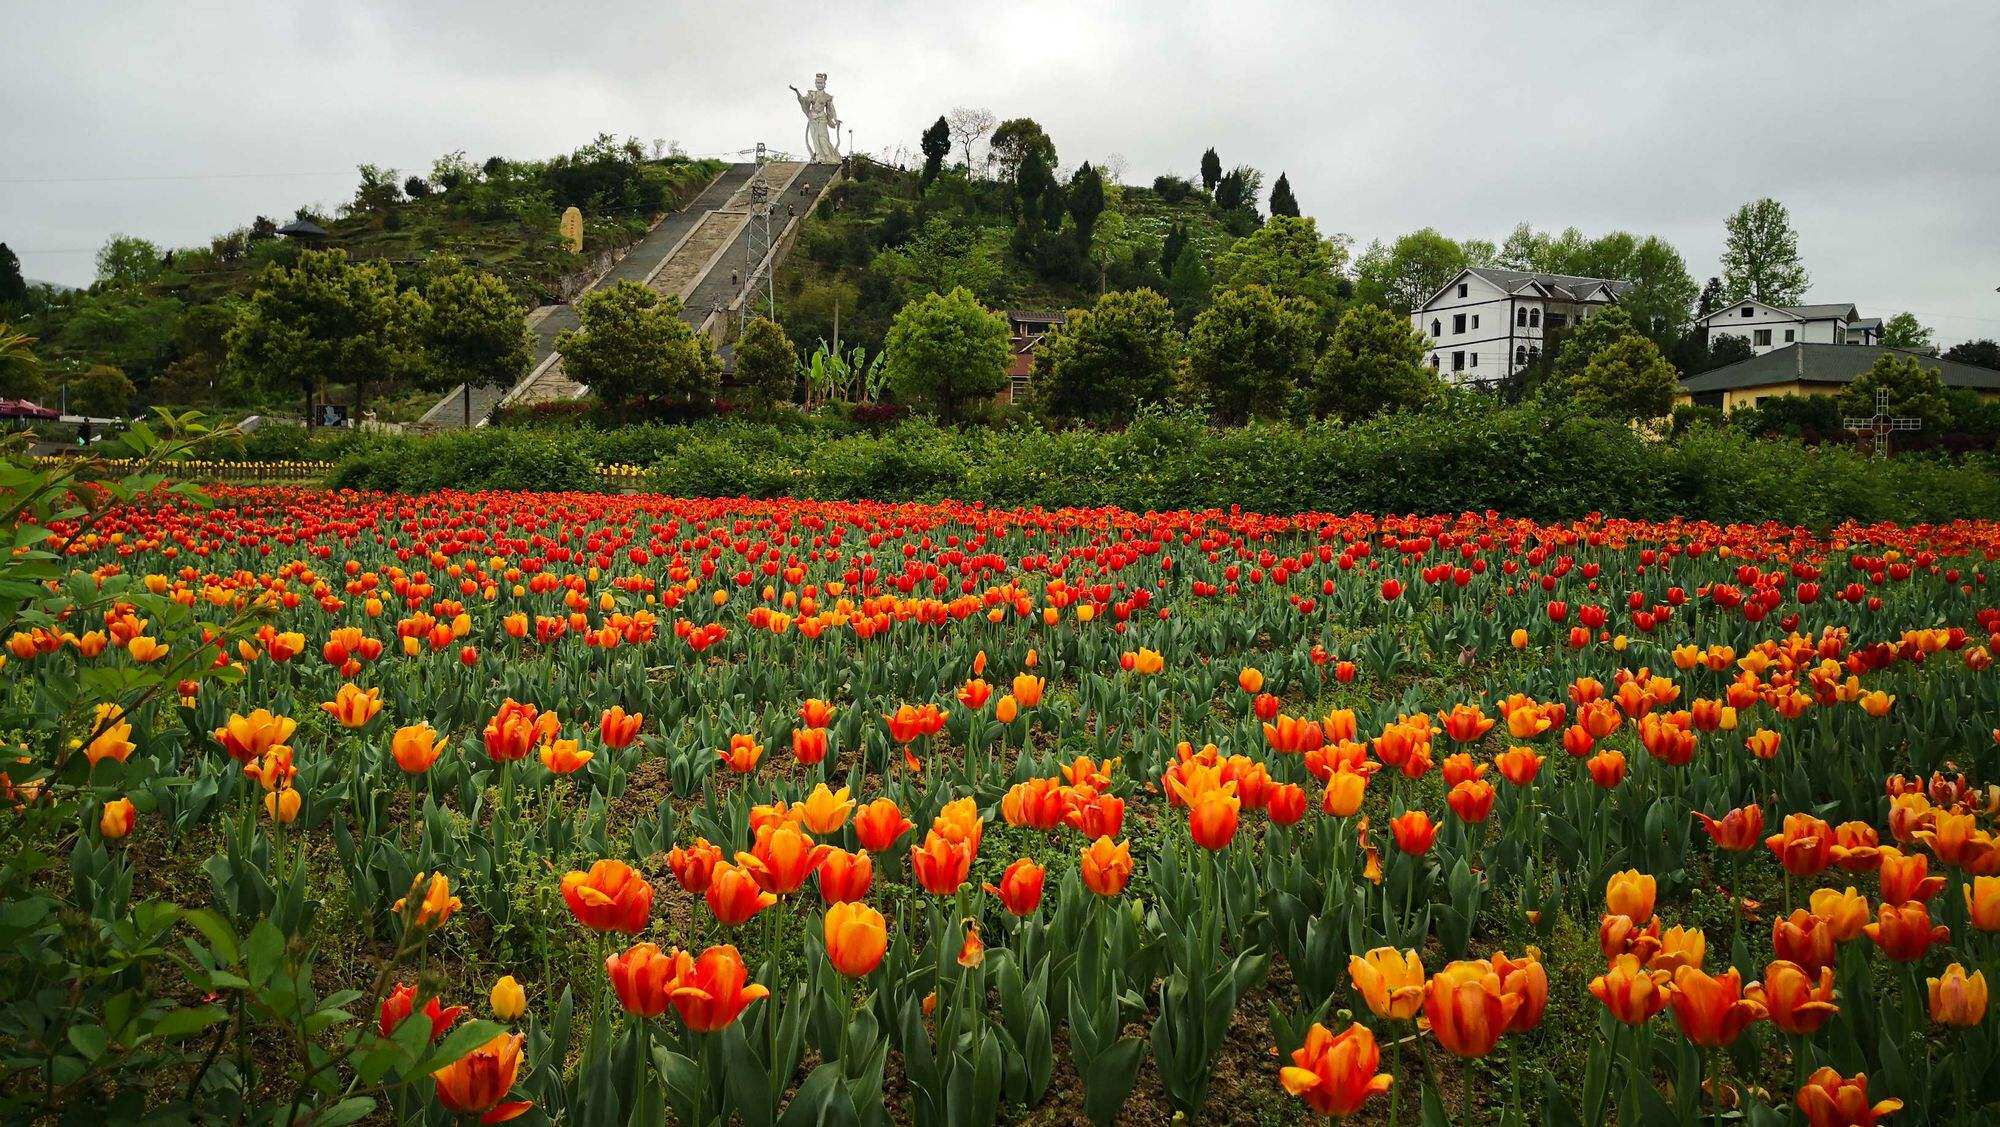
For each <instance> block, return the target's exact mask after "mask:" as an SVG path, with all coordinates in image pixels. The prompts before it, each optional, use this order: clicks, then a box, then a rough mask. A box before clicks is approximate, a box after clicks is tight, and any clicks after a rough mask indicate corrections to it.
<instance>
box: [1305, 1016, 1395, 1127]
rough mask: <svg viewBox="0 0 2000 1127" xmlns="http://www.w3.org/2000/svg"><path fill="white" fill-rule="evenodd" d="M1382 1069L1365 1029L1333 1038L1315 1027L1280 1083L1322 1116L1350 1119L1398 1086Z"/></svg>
mask: <svg viewBox="0 0 2000 1127" xmlns="http://www.w3.org/2000/svg"><path fill="white" fill-rule="evenodd" d="M1381 1063H1382V1050H1381V1048H1380V1047H1379V1046H1378V1045H1376V1043H1375V1034H1374V1033H1373V1032H1372V1031H1370V1030H1369V1028H1368V1027H1367V1026H1365V1025H1362V1024H1361V1023H1360V1022H1355V1023H1353V1024H1351V1025H1349V1026H1348V1027H1347V1029H1346V1031H1344V1032H1342V1033H1341V1034H1340V1035H1339V1036H1335V1035H1334V1034H1333V1033H1332V1032H1330V1031H1329V1030H1328V1029H1327V1028H1326V1026H1324V1025H1321V1024H1319V1023H1318V1022H1314V1023H1313V1027H1312V1028H1311V1029H1309V1030H1307V1031H1306V1041H1305V1044H1304V1045H1302V1046H1300V1047H1299V1048H1298V1049H1296V1050H1294V1051H1293V1053H1292V1063H1291V1064H1290V1065H1288V1066H1286V1067H1285V1068H1284V1069H1283V1070H1282V1071H1280V1072H1279V1073H1278V1081H1279V1083H1281V1084H1283V1085H1284V1087H1285V1091H1287V1092H1290V1093H1291V1094H1292V1095H1294V1096H1298V1097H1300V1098H1302V1099H1304V1100H1305V1101H1306V1106H1308V1107H1310V1108H1312V1109H1313V1110H1314V1111H1316V1112H1318V1113H1320V1114H1321V1115H1331V1116H1348V1115H1352V1114H1354V1113H1355V1112H1356V1111H1359V1110H1360V1109H1361V1105H1362V1104H1364V1103H1367V1102H1368V1097H1370V1096H1376V1095H1380V1094H1381V1093H1383V1092H1386V1091H1388V1090H1389V1088H1390V1086H1391V1085H1392V1084H1394V1083H1395V1077H1393V1076H1391V1075H1389V1074H1388V1073H1386V1072H1376V1071H1375V1070H1376V1068H1378V1067H1379V1066H1380V1065H1381Z"/></svg>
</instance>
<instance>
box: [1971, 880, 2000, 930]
mask: <svg viewBox="0 0 2000 1127" xmlns="http://www.w3.org/2000/svg"><path fill="white" fill-rule="evenodd" d="M1965 914H1966V916H1967V917H1968V918H1969V919H1970V920H1971V922H1972V926H1973V927H1976V928H1978V929H1979V930H1981V931H2000V877H1973V878H1972V879H1971V880H1970V881H1968V882H1966V885H1965Z"/></svg>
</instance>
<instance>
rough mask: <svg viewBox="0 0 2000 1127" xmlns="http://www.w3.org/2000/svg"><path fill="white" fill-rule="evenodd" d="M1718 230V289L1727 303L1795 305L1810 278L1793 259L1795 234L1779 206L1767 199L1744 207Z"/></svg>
mask: <svg viewBox="0 0 2000 1127" xmlns="http://www.w3.org/2000/svg"><path fill="white" fill-rule="evenodd" d="M1723 228H1724V231H1725V232H1726V234H1727V238H1726V240H1725V242H1724V245H1723V248H1722V290H1723V292H1724V293H1725V294H1728V295H1729V300H1731V301H1737V300H1740V299H1742V298H1746V297H1754V298H1758V299H1759V300H1762V301H1767V302H1770V303H1771V304H1773V305H1796V304H1798V302H1799V299H1801V298H1803V297H1804V296H1805V292H1806V287H1807V286H1809V285H1811V284H1812V279H1811V277H1810V276H1809V275H1807V274H1806V268H1805V266H1804V265H1803V264H1802V263H1801V262H1800V261H1799V236H1798V232H1796V231H1794V230H1792V217H1791V213H1790V212H1787V211H1786V210H1785V205H1784V204H1781V203H1779V202H1778V201H1777V200H1774V199H1768V198H1767V199H1760V200H1757V201H1756V202H1754V203H1746V204H1744V205H1743V206H1742V207H1739V208H1737V209H1736V212H1735V214H1733V215H1731V216H1730V217H1729V219H1728V221H1727V222H1726V223H1724V225H1723Z"/></svg>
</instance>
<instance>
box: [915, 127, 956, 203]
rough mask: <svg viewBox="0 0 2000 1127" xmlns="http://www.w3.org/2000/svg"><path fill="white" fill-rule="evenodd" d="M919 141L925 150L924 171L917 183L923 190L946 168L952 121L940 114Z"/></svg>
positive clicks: (949, 149) (949, 153)
mask: <svg viewBox="0 0 2000 1127" xmlns="http://www.w3.org/2000/svg"><path fill="white" fill-rule="evenodd" d="M919 143H920V144H921V145H922V146H923V151H924V171H923V174H922V175H921V176H919V177H918V178H917V185H918V189H919V190H922V189H925V188H928V187H930V186H931V181H933V180H936V179H937V178H938V173H939V172H940V171H942V170H943V168H944V158H946V157H948V156H950V155H951V123H950V122H948V121H946V120H945V119H944V117H943V115H939V117H938V119H937V120H936V121H934V122H931V127H930V128H929V129H926V130H924V135H923V138H922V140H921V141H920V142H919Z"/></svg>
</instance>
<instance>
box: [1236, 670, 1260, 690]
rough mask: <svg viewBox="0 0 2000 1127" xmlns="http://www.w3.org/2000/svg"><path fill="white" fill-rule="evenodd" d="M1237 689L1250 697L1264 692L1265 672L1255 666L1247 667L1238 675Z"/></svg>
mask: <svg viewBox="0 0 2000 1127" xmlns="http://www.w3.org/2000/svg"><path fill="white" fill-rule="evenodd" d="M1236 687H1237V688H1239V689H1242V690H1243V691H1244V692H1245V693H1247V694H1249V695H1250V696H1256V695H1257V694H1258V693H1260V692H1263V691H1264V671H1263V670H1261V669H1258V668H1257V667H1256V666H1254V665H1246V666H1244V667H1243V669H1242V671H1241V672H1239V673H1237V674H1236Z"/></svg>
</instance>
